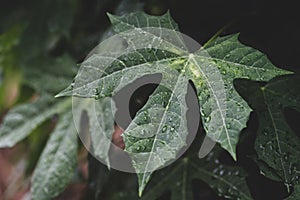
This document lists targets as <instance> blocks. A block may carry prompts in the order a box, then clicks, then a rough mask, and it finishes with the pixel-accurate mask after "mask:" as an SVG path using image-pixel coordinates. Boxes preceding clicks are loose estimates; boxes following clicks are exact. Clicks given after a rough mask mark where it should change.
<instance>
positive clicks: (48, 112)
mask: <svg viewBox="0 0 300 200" xmlns="http://www.w3.org/2000/svg"><path fill="white" fill-rule="evenodd" d="M70 106H71V101H70V100H63V101H60V102H57V101H54V98H52V97H50V96H48V95H44V96H42V97H40V98H39V99H38V100H37V101H35V102H33V103H27V104H22V105H20V106H16V107H15V108H13V109H12V110H10V111H9V112H8V113H7V115H6V116H5V118H4V120H3V123H2V124H1V126H0V148H3V147H12V146H14V145H15V144H16V143H17V142H19V141H21V140H22V139H24V138H25V137H27V136H28V135H29V134H30V133H31V132H32V131H33V130H34V129H35V128H36V127H37V126H39V125H40V124H41V123H42V122H44V121H45V120H47V119H49V118H50V117H51V116H53V115H54V114H56V113H60V112H62V111H63V110H64V109H66V108H70Z"/></svg>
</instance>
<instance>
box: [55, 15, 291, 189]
mask: <svg viewBox="0 0 300 200" xmlns="http://www.w3.org/2000/svg"><path fill="white" fill-rule="evenodd" d="M109 18H110V20H111V22H112V24H113V28H114V30H115V31H116V32H117V33H119V36H118V37H116V38H115V39H111V40H112V41H113V42H114V44H115V45H113V46H112V47H111V46H109V45H108V47H109V48H107V49H105V51H103V50H102V51H98V52H97V53H95V54H93V55H91V56H90V57H89V58H88V59H87V60H86V61H85V62H84V63H83V64H82V66H81V69H80V71H79V72H78V74H77V76H76V78H75V82H74V83H73V84H72V85H71V87H69V88H68V89H67V90H65V91H63V93H60V94H59V95H65V94H67V95H70V94H71V93H72V94H73V96H79V97H88V98H95V99H101V98H104V97H110V96H113V95H114V94H116V93H117V92H118V91H119V90H121V89H122V88H123V87H125V86H126V85H128V84H130V83H132V82H133V81H134V80H136V79H138V78H141V77H143V76H145V75H149V74H157V73H160V74H162V75H163V78H162V82H161V84H166V85H165V86H166V87H167V88H168V89H171V90H170V91H163V90H164V89H162V87H159V88H158V89H157V90H156V91H155V92H154V93H153V95H152V96H151V97H150V98H149V102H148V103H147V104H146V105H145V107H143V108H142V109H141V110H140V112H138V114H137V115H136V117H135V118H134V120H133V121H132V123H131V124H130V125H129V127H128V128H127V129H126V130H125V132H124V140H125V148H126V151H127V152H128V153H129V155H130V156H131V158H132V160H133V165H134V167H135V169H136V172H137V173H138V176H139V184H140V187H139V193H140V194H141V193H142V191H143V189H144V187H145V185H146V183H147V182H148V181H149V178H150V175H151V173H152V172H153V171H154V170H156V169H157V168H159V167H161V166H162V165H163V164H165V163H166V162H168V161H170V160H172V159H174V158H175V155H176V154H177V153H178V152H179V150H180V149H181V148H182V147H183V146H184V145H185V143H186V139H187V138H186V137H187V130H186V119H185V117H184V116H185V111H186V106H185V95H186V92H187V87H186V86H187V83H188V80H192V81H193V83H194V85H195V86H196V89H197V95H198V97H199V103H200V107H201V109H200V111H201V115H202V122H203V124H204V128H205V130H206V133H207V135H208V136H209V137H210V138H211V139H213V140H214V141H216V142H218V143H220V144H221V146H222V147H223V148H224V149H226V150H227V151H228V152H229V153H230V154H231V155H232V157H233V158H234V159H235V160H236V144H237V142H238V138H239V133H240V132H241V130H242V129H243V128H244V127H246V123H247V120H248V118H249V115H250V112H251V109H250V107H249V106H248V104H247V103H246V101H244V100H243V99H242V97H241V96H240V95H239V94H238V93H237V91H236V90H235V88H234V86H233V81H234V80H235V79H237V78H246V79H251V80H259V81H268V80H270V79H271V78H273V77H275V76H278V75H283V74H287V73H290V72H287V71H284V70H281V69H278V68H276V67H275V66H274V65H272V64H271V62H270V61H269V60H268V59H267V58H266V56H265V55H263V54H262V53H261V52H259V51H257V50H255V49H253V48H250V47H246V46H245V45H243V44H241V43H240V42H239V41H238V35H231V36H227V37H221V38H217V39H216V40H214V41H213V42H211V43H210V44H208V45H206V48H205V49H203V48H202V49H199V50H198V51H196V52H195V53H190V52H188V49H187V47H186V45H185V43H184V40H183V38H182V36H181V35H180V34H179V33H178V32H176V30H178V26H177V25H176V23H175V22H174V20H173V19H172V18H171V16H170V14H169V13H167V14H165V15H163V16H160V17H158V16H149V15H147V14H145V13H142V12H136V13H132V14H129V15H124V16H121V17H117V16H113V15H109ZM151 27H152V28H151ZM153 27H156V28H158V29H153ZM120 37H121V38H120ZM124 40H125V42H127V45H124V43H125V42H124ZM106 42H107V43H108V44H109V42H110V41H109V40H108V41H106ZM116 42H119V45H118V46H122V47H121V48H120V49H118V50H117V51H116V50H115V49H114V48H115V46H117V44H116ZM176 73H177V74H176ZM184 81H186V82H184ZM162 91H163V92H162ZM173 97H174V98H173ZM161 103H163V104H161ZM159 104H160V107H159V108H157V105H159ZM170 105H172V106H170ZM169 109H173V110H175V112H173V110H172V112H169V111H170V110H169ZM171 115H174V116H171ZM154 116H155V117H154ZM178 116H181V117H178ZM169 117H171V118H172V117H175V120H176V122H175V123H174V124H176V123H177V124H176V125H174V124H173V122H170V123H169V122H168V120H166V119H168V118H169ZM151 120H154V121H155V123H151ZM165 126H166V128H169V129H170V130H171V129H173V133H170V134H164V133H163V131H164V127H165ZM179 138H180V139H181V142H178V141H179ZM175 143H176V144H177V146H176V145H175ZM159 148H161V151H160V150H159ZM162 152H163V153H162ZM158 155H159V156H158Z"/></svg>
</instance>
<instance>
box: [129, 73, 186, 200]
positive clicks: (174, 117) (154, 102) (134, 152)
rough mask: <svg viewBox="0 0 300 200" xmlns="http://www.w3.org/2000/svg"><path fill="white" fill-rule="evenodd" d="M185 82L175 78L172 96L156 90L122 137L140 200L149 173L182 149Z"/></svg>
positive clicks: (184, 120)
mask: <svg viewBox="0 0 300 200" xmlns="http://www.w3.org/2000/svg"><path fill="white" fill-rule="evenodd" d="M187 84H188V82H187V81H186V80H185V79H184V78H183V79H181V78H179V79H178V80H177V82H175V85H174V88H173V92H172V91H170V90H168V89H166V88H164V87H162V86H159V87H158V88H157V89H156V90H155V91H154V93H153V94H152V95H151V96H150V97H149V100H148V102H147V103H146V105H145V106H144V107H143V108H142V109H141V110H139V111H138V113H137V115H136V117H135V118H134V120H133V121H132V122H131V123H130V125H129V126H128V128H127V129H126V130H125V132H124V133H123V139H124V142H125V150H126V151H127V152H128V153H129V155H130V156H131V158H132V162H133V166H134V168H135V170H136V172H137V175H138V180H139V194H140V196H141V194H142V192H143V190H144V188H145V186H146V184H147V182H148V181H149V179H150V176H151V174H152V172H154V171H155V170H156V169H158V168H159V167H162V166H163V165H165V164H166V163H167V162H168V161H170V160H172V159H175V158H176V155H177V153H178V152H179V151H180V149H182V148H183V147H184V146H185V145H186V138H187V134H188V131H187V125H186V111H187V106H186V102H185V94H184V95H182V91H187Z"/></svg>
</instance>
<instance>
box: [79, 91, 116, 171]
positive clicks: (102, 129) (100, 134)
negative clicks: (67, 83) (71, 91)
mask: <svg viewBox="0 0 300 200" xmlns="http://www.w3.org/2000/svg"><path fill="white" fill-rule="evenodd" d="M111 104H112V100H111V99H110V98H104V99H101V100H95V99H82V98H76V97H75V98H73V108H75V109H73V115H74V121H75V122H76V124H77V125H78V126H80V127H81V128H80V129H81V130H82V129H83V128H84V124H83V123H82V121H81V117H82V113H83V112H84V111H86V113H87V116H88V121H89V135H85V134H86V133H85V132H83V134H82V133H81V132H80V136H81V139H85V138H90V142H88V141H84V143H91V147H87V148H91V150H92V154H93V156H95V157H96V158H97V159H100V160H102V161H104V162H105V163H106V165H107V166H108V168H110V161H109V157H108V151H109V148H110V145H111V138H112V134H113V132H114V118H113V114H114V113H113V110H112V108H113V107H112V106H113V105H111Z"/></svg>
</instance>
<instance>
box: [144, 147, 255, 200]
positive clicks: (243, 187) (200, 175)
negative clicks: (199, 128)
mask: <svg viewBox="0 0 300 200" xmlns="http://www.w3.org/2000/svg"><path fill="white" fill-rule="evenodd" d="M194 155H195V154H194ZM245 178H246V173H245V172H244V171H243V170H242V169H241V168H239V167H236V166H226V165H223V164H222V163H220V161H219V159H218V153H217V151H213V152H210V153H209V154H208V156H207V157H206V158H205V159H201V160H200V159H198V158H197V157H195V156H193V155H189V156H187V157H184V158H182V159H180V160H178V161H176V163H175V164H174V165H173V166H170V167H167V168H166V169H163V170H159V171H157V172H156V173H155V174H154V175H153V178H152V179H151V181H150V183H149V186H147V189H148V190H147V192H146V193H145V194H144V195H143V197H142V198H141V199H142V200H152V199H157V198H158V197H160V196H161V195H162V194H163V193H164V192H165V191H170V192H171V199H172V200H177V199H178V200H189V199H194V198H195V197H194V196H193V190H192V181H193V180H195V179H198V180H202V181H204V182H205V183H207V184H208V185H209V186H210V187H211V188H212V189H213V190H214V191H215V192H216V193H217V194H218V196H220V197H224V198H227V199H252V197H251V194H250V192H249V189H248V186H247V183H246V180H245Z"/></svg>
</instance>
